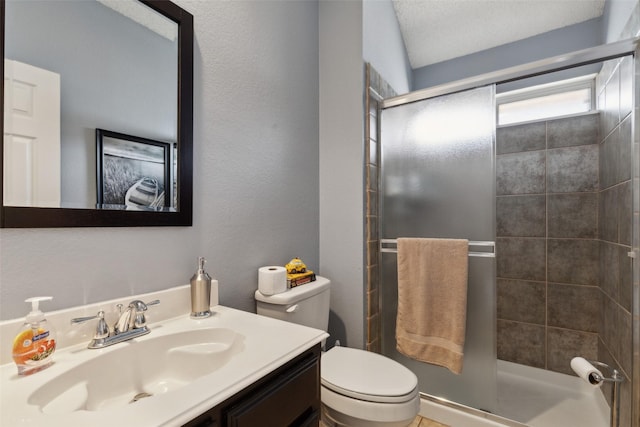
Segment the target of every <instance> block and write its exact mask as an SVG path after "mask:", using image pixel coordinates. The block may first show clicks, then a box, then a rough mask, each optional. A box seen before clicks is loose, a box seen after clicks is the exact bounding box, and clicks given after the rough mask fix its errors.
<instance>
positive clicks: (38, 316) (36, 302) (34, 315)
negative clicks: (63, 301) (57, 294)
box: [24, 297, 53, 326]
mask: <svg viewBox="0 0 640 427" xmlns="http://www.w3.org/2000/svg"><path fill="white" fill-rule="evenodd" d="M52 299H53V297H33V298H27V299H26V300H24V302H30V303H31V312H30V313H29V314H27V317H26V319H25V321H26V322H27V323H32V324H33V323H36V325H35V326H38V325H37V323H39V322H41V321H43V320H44V313H43V312H42V311H41V310H40V307H39V306H40V301H51V300H52Z"/></svg>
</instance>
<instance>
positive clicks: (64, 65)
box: [5, 1, 178, 208]
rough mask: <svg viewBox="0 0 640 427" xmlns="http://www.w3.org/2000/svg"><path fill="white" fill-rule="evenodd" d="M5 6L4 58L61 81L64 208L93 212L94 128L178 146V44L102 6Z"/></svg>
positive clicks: (86, 3)
mask: <svg viewBox="0 0 640 427" xmlns="http://www.w3.org/2000/svg"><path fill="white" fill-rule="evenodd" d="M6 5H7V7H6V23H7V25H6V34H7V37H6V43H5V47H6V52H5V55H6V57H7V58H9V59H14V60H17V61H21V62H25V63H27V64H31V65H34V66H36V67H40V68H44V69H46V70H50V71H53V72H55V73H58V74H60V76H61V84H60V116H61V127H60V141H61V163H62V170H61V186H62V187H61V188H62V191H61V199H62V203H63V206H67V207H75V208H92V207H94V206H95V204H96V167H95V164H96V150H95V146H96V142H95V141H96V138H95V129H96V128H102V129H107V130H111V131H115V132H121V133H126V134H129V135H135V136H139V137H143V138H151V139H157V140H160V141H164V142H175V141H176V134H177V123H176V120H177V119H176V118H177V114H178V113H177V106H176V105H177V104H176V94H177V92H176V87H177V65H176V64H177V55H178V54H177V43H176V42H171V41H169V40H168V39H166V38H164V37H161V36H160V35H158V34H156V33H154V32H152V31H150V30H148V29H147V28H145V27H143V26H142V25H140V24H138V23H136V22H134V21H132V20H130V19H128V18H125V17H124V16H122V15H120V14H119V13H117V12H115V11H113V10H111V9H109V8H107V7H105V6H103V5H102V4H100V3H98V2H96V1H75V2H65V1H62V2H61V1H55V2H52V1H27V2H24V1H21V2H17V1H10V2H7V4H6ZM151 13H153V12H151ZM142 58H144V59H143V60H142ZM151 76H152V77H151ZM131 94H135V96H134V97H132V96H131ZM125 99H126V101H124V100H125Z"/></svg>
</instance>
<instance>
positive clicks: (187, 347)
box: [28, 328, 245, 414]
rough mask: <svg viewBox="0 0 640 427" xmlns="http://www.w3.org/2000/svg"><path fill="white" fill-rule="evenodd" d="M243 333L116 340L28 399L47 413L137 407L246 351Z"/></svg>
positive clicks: (222, 330) (209, 331)
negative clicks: (137, 404) (145, 400)
mask: <svg viewBox="0 0 640 427" xmlns="http://www.w3.org/2000/svg"><path fill="white" fill-rule="evenodd" d="M244 338H245V337H244V336H243V335H241V334H239V333H237V332H234V331H233V330H231V329H227V328H205V329H196V330H191V331H184V332H179V333H172V334H167V335H160V336H157V337H154V336H153V332H152V333H151V334H150V335H147V336H145V337H144V338H143V339H140V340H136V339H134V340H131V341H126V342H124V343H120V344H116V345H114V346H112V347H109V348H107V349H105V350H90V351H100V352H103V353H104V354H100V355H98V356H97V357H94V358H92V359H90V360H87V361H86V362H84V363H81V364H79V365H78V366H76V367H73V368H72V369H69V370H67V371H65V372H64V373H63V374H61V375H58V376H56V377H53V378H51V379H50V380H49V381H47V382H46V383H44V384H43V385H42V386H40V387H39V388H37V389H36V390H35V391H34V392H33V393H32V394H31V395H30V396H29V399H28V403H29V404H31V405H35V406H37V407H39V409H40V411H42V412H43V413H45V414H66V413H71V412H75V411H102V410H106V409H110V408H114V407H121V406H124V405H135V404H136V402H138V401H140V400H141V399H152V398H153V397H154V396H158V395H161V394H164V393H167V392H170V391H174V390H177V389H180V388H182V387H183V386H185V385H187V384H189V383H191V382H193V381H195V380H196V379H198V378H200V377H202V376H204V375H207V374H210V373H212V372H214V371H216V370H218V369H220V368H222V367H223V366H224V365H225V364H227V363H228V362H229V361H230V360H231V359H232V358H233V356H234V355H236V354H238V353H240V352H242V351H243V349H244Z"/></svg>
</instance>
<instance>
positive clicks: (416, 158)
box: [381, 86, 497, 411]
mask: <svg viewBox="0 0 640 427" xmlns="http://www.w3.org/2000/svg"><path fill="white" fill-rule="evenodd" d="M494 95H495V88H494V87H493V86H490V87H484V88H479V89H474V90H470V91H466V92H462V93H457V94H452V95H447V96H443V97H437V98H433V99H428V100H424V101H420V102H416V103H412V104H406V105H401V106H397V107H393V108H389V109H386V110H384V111H383V112H382V114H381V126H382V127H381V148H382V174H381V185H382V189H381V190H382V196H381V197H382V198H381V217H382V220H381V232H382V238H384V239H396V238H398V237H442V238H464V239H469V240H481V241H494V240H495V219H494V217H495V208H494V206H495V202H494V201H495V178H494V145H495V142H494V141H495V102H494ZM381 277H382V279H381V280H382V283H381V291H382V316H383V319H382V320H383V321H382V346H383V353H384V354H385V355H387V356H389V357H392V358H393V359H395V360H397V361H399V362H400V363H402V364H404V365H405V366H407V367H409V369H411V370H412V371H413V372H414V373H416V375H417V376H418V380H419V387H420V391H422V392H425V393H428V394H431V395H435V396H439V397H444V398H447V399H449V400H453V401H455V402H459V403H462V404H465V405H468V406H473V407H476V408H480V409H485V410H489V411H495V409H496V399H497V397H496V387H497V384H496V344H495V343H496V338H495V333H496V326H495V322H496V308H495V259H494V258H484V257H483V258H479V257H478V258H476V257H469V282H468V310H467V333H466V342H465V349H464V352H465V356H464V365H463V372H462V374H461V375H454V374H452V373H451V372H449V371H448V370H447V369H445V368H441V367H438V366H433V365H429V364H426V363H422V362H417V361H414V360H411V359H409V358H407V357H405V356H403V355H401V354H400V353H398V352H397V351H396V349H395V345H396V342H395V322H396V309H397V264H396V255H395V254H393V253H383V254H382V275H381Z"/></svg>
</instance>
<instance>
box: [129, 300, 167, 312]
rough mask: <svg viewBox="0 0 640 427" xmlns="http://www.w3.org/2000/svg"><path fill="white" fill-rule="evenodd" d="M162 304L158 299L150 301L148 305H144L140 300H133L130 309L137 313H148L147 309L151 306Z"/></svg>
mask: <svg viewBox="0 0 640 427" xmlns="http://www.w3.org/2000/svg"><path fill="white" fill-rule="evenodd" d="M156 304H160V300H159V299H156V300H153V301H149V302H148V303H144V302H142V301H140V300H139V299H137V300H133V301H131V302H130V303H129V307H131V308H133V309H134V310H135V311H136V312H140V311H147V307H148V306H150V305H156Z"/></svg>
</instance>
